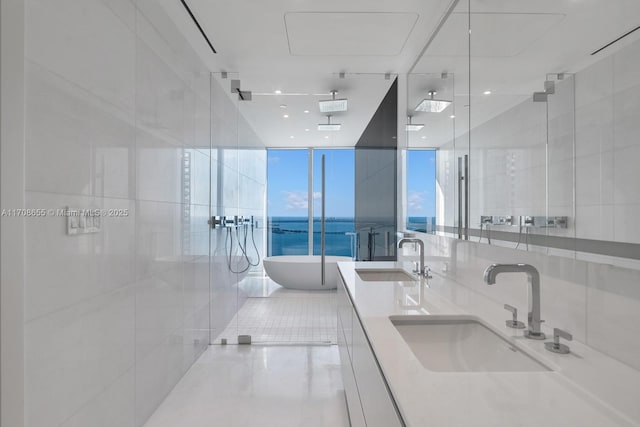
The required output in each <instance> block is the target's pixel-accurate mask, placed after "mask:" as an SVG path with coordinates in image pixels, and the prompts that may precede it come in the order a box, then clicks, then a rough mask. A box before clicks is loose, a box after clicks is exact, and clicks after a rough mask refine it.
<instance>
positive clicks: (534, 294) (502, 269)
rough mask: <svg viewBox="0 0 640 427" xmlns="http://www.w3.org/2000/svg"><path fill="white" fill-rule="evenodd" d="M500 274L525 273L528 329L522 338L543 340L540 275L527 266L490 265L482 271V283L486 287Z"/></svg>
mask: <svg viewBox="0 0 640 427" xmlns="http://www.w3.org/2000/svg"><path fill="white" fill-rule="evenodd" d="M501 273H526V275H527V277H528V279H529V286H530V288H529V290H530V291H529V315H528V317H527V320H528V329H527V331H525V333H524V336H525V337H527V338H530V339H533V340H543V339H545V338H546V337H545V335H544V333H543V332H542V331H540V324H541V323H542V322H544V320H540V273H538V270H536V268H535V267H534V266H532V265H529V264H491V265H490V266H489V267H487V269H486V270H485V271H484V281H485V282H486V283H487V285H494V284H495V283H496V276H497V275H498V274H501Z"/></svg>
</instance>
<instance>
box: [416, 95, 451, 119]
mask: <svg viewBox="0 0 640 427" xmlns="http://www.w3.org/2000/svg"><path fill="white" fill-rule="evenodd" d="M437 93H438V92H436V91H435V90H431V91H429V98H425V99H423V100H422V101H420V103H419V104H418V105H417V106H416V111H424V112H427V113H441V112H443V111H444V110H445V109H446V108H447V107H448V106H449V105H450V104H451V101H445V100H442V99H434V96H436V94H437Z"/></svg>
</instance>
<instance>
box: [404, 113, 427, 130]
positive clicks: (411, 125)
mask: <svg viewBox="0 0 640 427" xmlns="http://www.w3.org/2000/svg"><path fill="white" fill-rule="evenodd" d="M411 117H413V116H407V118H408V119H409V123H407V125H406V127H405V130H406V131H407V132H417V131H419V130H421V129H422V128H423V127H424V125H423V124H418V123H411Z"/></svg>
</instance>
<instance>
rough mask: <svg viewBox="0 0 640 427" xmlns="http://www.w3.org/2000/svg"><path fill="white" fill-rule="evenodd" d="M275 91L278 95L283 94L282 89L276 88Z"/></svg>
mask: <svg viewBox="0 0 640 427" xmlns="http://www.w3.org/2000/svg"><path fill="white" fill-rule="evenodd" d="M274 93H275V94H276V95H282V91H281V90H280V89H278V90H276V91H275V92H274Z"/></svg>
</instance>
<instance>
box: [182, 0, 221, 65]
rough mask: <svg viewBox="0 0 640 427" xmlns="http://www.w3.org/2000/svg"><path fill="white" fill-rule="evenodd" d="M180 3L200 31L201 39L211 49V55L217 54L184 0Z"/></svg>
mask: <svg viewBox="0 0 640 427" xmlns="http://www.w3.org/2000/svg"><path fill="white" fill-rule="evenodd" d="M180 1H181V2H182V5H183V6H184V8H185V9H186V10H187V12H188V13H189V16H190V17H191V19H193V23H194V24H196V27H198V30H200V34H202V37H204V40H205V41H206V42H207V44H208V45H209V47H210V48H211V51H212V52H213V53H218V52H216V49H215V48H214V47H213V45H212V44H211V41H210V40H209V37H207V35H206V34H205V33H204V30H203V29H202V27H201V26H200V23H199V22H198V20H197V19H196V17H195V16H194V14H193V12H191V8H189V5H188V4H187V2H186V0H180Z"/></svg>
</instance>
